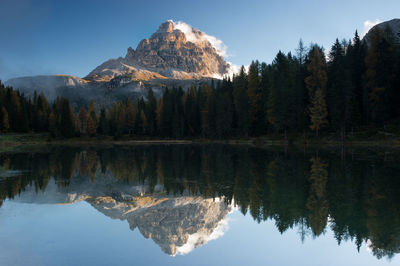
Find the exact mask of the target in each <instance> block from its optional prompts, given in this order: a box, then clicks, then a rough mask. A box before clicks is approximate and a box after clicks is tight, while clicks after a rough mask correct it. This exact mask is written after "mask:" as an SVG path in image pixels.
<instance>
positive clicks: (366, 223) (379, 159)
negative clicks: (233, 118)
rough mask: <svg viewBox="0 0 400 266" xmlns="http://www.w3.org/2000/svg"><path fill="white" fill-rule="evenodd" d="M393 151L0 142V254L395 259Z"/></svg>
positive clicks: (398, 202) (30, 259) (398, 200)
mask: <svg viewBox="0 0 400 266" xmlns="http://www.w3.org/2000/svg"><path fill="white" fill-rule="evenodd" d="M399 159H400V153H398V152H396V151H387V150H384V151H371V150H367V149H363V150H347V151H342V150H337V151H336V150H331V151H329V152H327V151H325V152H323V151H316V150H311V149H308V150H306V151H296V150H293V151H292V150H285V149H283V148H282V149H278V148H276V149H258V148H250V147H243V146H225V145H159V146H151V145H149V146H131V147H120V146H119V147H104V148H71V147H40V148H36V149H35V151H31V152H0V203H1V207H0V240H1V241H0V265H400V259H399V257H400V256H399V254H398V253H399V252H400V193H399V192H400V172H399V171H400V164H399Z"/></svg>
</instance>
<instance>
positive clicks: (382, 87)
mask: <svg viewBox="0 0 400 266" xmlns="http://www.w3.org/2000/svg"><path fill="white" fill-rule="evenodd" d="M394 40H395V38H394V35H393V32H391V30H390V28H386V29H385V30H382V29H380V28H376V29H374V30H372V31H371V33H370V35H369V38H368V41H361V40H360V38H359V36H358V34H357V32H356V33H355V36H354V38H353V40H351V41H346V40H343V41H339V40H338V39H337V40H336V41H335V43H334V44H333V45H332V47H331V49H330V51H329V53H328V54H327V55H326V54H325V53H324V50H323V48H322V47H320V46H318V45H316V44H313V45H311V46H310V47H309V48H306V47H305V46H304V45H303V43H302V41H300V43H299V47H298V48H297V50H296V54H295V55H293V54H292V53H288V54H285V53H283V52H279V53H278V54H277V56H276V58H275V59H274V61H273V62H272V63H271V64H266V63H259V62H258V61H253V62H252V63H251V64H250V66H249V69H248V70H247V71H246V70H245V68H244V67H242V68H241V70H240V72H239V73H238V74H237V75H234V76H233V77H232V78H225V79H223V80H220V81H215V82H212V83H211V84H202V85H200V86H199V87H197V88H196V87H193V86H192V87H190V88H189V89H188V90H187V91H184V90H183V89H182V88H172V89H168V88H167V89H165V91H164V93H163V96H162V97H161V98H160V99H158V100H157V99H156V98H155V96H154V94H153V91H152V90H151V89H149V91H148V95H147V97H146V99H143V98H141V99H135V100H134V101H131V100H129V99H127V100H125V101H121V102H119V103H114V104H113V105H112V106H111V107H110V108H108V109H107V110H106V109H104V108H103V109H100V108H95V103H94V102H93V101H91V102H90V104H89V106H88V108H87V109H86V108H85V107H81V108H80V109H79V110H75V112H74V110H73V109H72V108H71V106H70V104H69V102H68V100H67V99H65V98H58V99H57V100H56V101H55V102H54V103H53V104H52V106H50V105H49V104H48V102H47V100H46V98H45V96H43V95H36V94H35V95H34V97H33V99H27V98H26V97H24V96H23V95H20V94H19V92H17V91H14V90H12V89H11V88H4V86H3V85H1V84H0V110H1V121H0V129H1V131H3V132H7V131H12V132H14V131H15V132H27V131H35V132H40V131H49V132H51V134H52V135H53V136H61V137H72V136H80V135H89V136H94V135H96V134H101V135H112V136H121V135H135V136H151V137H164V138H183V137H205V138H228V137H248V136H260V135H265V134H269V133H280V134H284V135H285V137H286V136H287V133H290V132H301V133H306V132H307V131H309V130H310V129H311V130H313V131H315V133H316V135H317V136H318V134H319V132H320V131H321V130H323V129H325V130H328V131H330V132H336V133H340V136H341V138H342V139H345V138H346V135H347V132H348V131H350V130H351V131H353V130H354V129H359V128H365V127H384V126H386V125H387V124H392V123H398V122H399V121H398V117H399V114H400V107H399V105H398V102H399V101H400V75H399V74H398V73H400V48H399V45H398V44H397V43H395V41H394Z"/></svg>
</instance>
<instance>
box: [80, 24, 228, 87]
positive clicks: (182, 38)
mask: <svg viewBox="0 0 400 266" xmlns="http://www.w3.org/2000/svg"><path fill="white" fill-rule="evenodd" d="M207 36H208V35H206V34H205V33H203V32H201V31H199V30H197V29H193V28H191V29H189V31H187V32H186V33H185V32H183V31H182V30H181V29H179V28H178V27H177V26H176V24H175V23H174V22H172V21H167V22H165V23H163V24H161V25H160V27H159V28H158V30H157V31H156V32H155V33H154V34H153V35H151V37H150V38H149V39H144V40H142V41H141V42H140V43H139V44H138V46H137V48H136V50H134V49H132V48H131V47H129V48H128V51H127V54H126V56H125V57H124V58H122V57H120V58H117V59H111V60H108V61H106V62H105V63H103V64H101V65H100V66H98V67H97V68H96V69H94V70H93V71H92V72H91V73H90V74H89V75H88V76H87V77H86V78H87V79H89V80H97V81H108V80H110V79H112V78H114V77H115V76H119V75H128V76H131V77H132V78H134V79H142V80H149V79H159V78H161V79H162V78H174V79H200V78H203V77H220V76H223V75H224V74H226V73H228V70H229V67H230V66H229V64H228V63H227V62H225V60H224V58H223V57H222V56H221V55H220V53H219V51H218V50H217V49H216V48H215V47H214V46H213V45H212V44H211V43H210V41H209V40H208V39H207Z"/></svg>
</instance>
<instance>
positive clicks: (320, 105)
mask: <svg viewBox="0 0 400 266" xmlns="http://www.w3.org/2000/svg"><path fill="white" fill-rule="evenodd" d="M327 116H328V112H327V107H326V102H325V97H324V94H323V92H322V89H320V88H318V89H317V91H316V92H315V93H314V95H313V98H312V99H311V106H310V119H311V125H310V128H311V129H312V130H315V132H316V136H317V137H318V133H319V131H320V130H321V128H323V127H324V126H326V125H327V124H328V120H327Z"/></svg>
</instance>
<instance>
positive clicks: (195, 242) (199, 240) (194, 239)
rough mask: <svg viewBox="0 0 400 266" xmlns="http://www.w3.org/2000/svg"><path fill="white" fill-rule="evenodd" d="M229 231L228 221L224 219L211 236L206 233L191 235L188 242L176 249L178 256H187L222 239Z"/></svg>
mask: <svg viewBox="0 0 400 266" xmlns="http://www.w3.org/2000/svg"><path fill="white" fill-rule="evenodd" d="M228 230H229V224H228V219H223V220H222V221H220V222H219V223H218V225H217V227H216V228H215V229H214V230H213V231H212V233H211V234H210V235H207V234H206V233H205V232H197V233H194V234H192V235H189V238H188V240H187V242H186V243H185V244H184V245H182V246H180V247H178V248H177V249H176V254H177V255H186V254H188V253H190V252H192V251H193V249H195V248H196V247H199V246H201V245H204V244H205V243H207V242H209V241H211V240H215V239H218V238H220V237H221V236H223V235H224V234H225V232H226V231H228Z"/></svg>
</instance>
